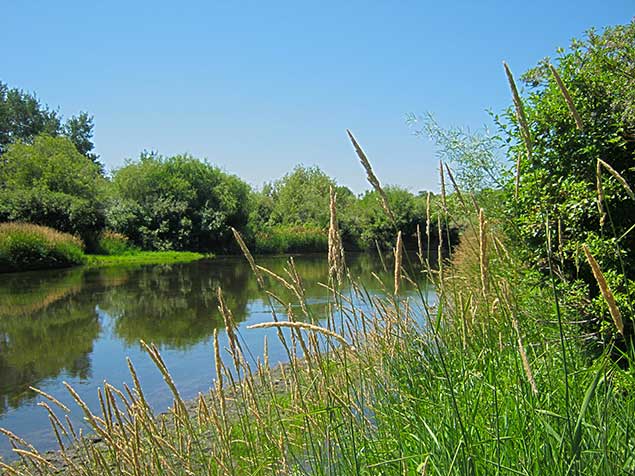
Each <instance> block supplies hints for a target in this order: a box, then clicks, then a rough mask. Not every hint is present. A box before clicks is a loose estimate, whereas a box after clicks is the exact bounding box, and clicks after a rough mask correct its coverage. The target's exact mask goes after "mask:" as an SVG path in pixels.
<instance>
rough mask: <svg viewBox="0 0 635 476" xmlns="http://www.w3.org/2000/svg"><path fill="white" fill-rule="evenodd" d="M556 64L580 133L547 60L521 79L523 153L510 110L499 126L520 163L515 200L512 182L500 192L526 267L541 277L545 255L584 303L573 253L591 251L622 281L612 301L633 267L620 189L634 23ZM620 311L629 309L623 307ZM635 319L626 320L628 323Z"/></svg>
mask: <svg viewBox="0 0 635 476" xmlns="http://www.w3.org/2000/svg"><path fill="white" fill-rule="evenodd" d="M555 63H556V64H557V68H556V69H557V72H558V74H559V76H560V77H561V78H562V82H563V83H564V85H565V86H566V88H567V90H568V93H569V94H570V96H571V98H572V102H573V104H574V106H575V109H576V110H577V113H578V114H579V116H580V118H581V122H582V129H579V128H577V127H576V123H575V121H574V118H573V115H572V112H571V111H570V107H569V106H568V104H567V102H566V100H565V97H564V96H563V93H562V91H561V90H560V88H559V87H558V84H557V83H556V81H555V79H554V75H553V74H552V72H551V71H550V69H549V64H550V60H549V59H548V58H547V59H545V60H543V61H542V62H541V63H540V65H538V67H536V68H534V69H532V70H530V71H529V72H527V73H526V74H525V75H524V76H523V78H524V80H525V83H526V84H527V86H528V87H529V93H528V94H527V96H526V98H525V101H524V108H525V113H526V116H527V120H528V127H529V131H530V136H531V153H528V150H527V147H526V144H525V143H524V142H523V141H522V137H521V132H520V128H519V125H518V123H517V121H516V119H515V117H514V115H513V111H512V110H511V109H510V110H508V111H507V113H506V117H507V119H508V121H507V122H503V121H502V120H501V122H500V124H501V128H502V131H503V132H504V133H506V135H507V138H508V141H509V142H510V148H509V155H510V158H512V159H513V158H514V157H520V183H519V189H518V195H517V197H516V194H515V191H514V184H513V181H510V183H509V186H508V204H509V207H510V209H511V212H512V215H513V216H515V217H516V218H515V222H516V224H515V228H516V230H517V231H518V233H519V234H520V238H521V239H523V241H524V242H525V243H526V244H528V245H529V248H528V251H529V253H528V257H529V259H530V260H531V261H532V262H533V263H535V264H536V265H537V266H538V267H541V268H543V269H546V268H547V267H548V252H549V253H551V254H552V255H553V259H557V260H558V264H559V266H560V268H561V270H560V272H561V273H562V275H563V276H564V277H565V278H567V279H574V278H576V277H580V278H582V279H583V280H584V281H585V282H586V284H587V285H588V286H589V287H590V289H591V290H592V297H594V296H596V295H598V292H599V290H598V287H597V285H596V284H595V281H594V279H593V277H592V275H591V273H590V271H589V268H588V267H587V266H585V265H583V266H580V253H581V252H580V245H581V244H582V243H587V244H589V246H592V247H594V248H595V250H596V252H595V253H594V256H595V257H596V258H597V260H598V262H599V264H600V267H601V268H602V269H603V270H604V271H608V270H614V271H616V272H617V273H618V274H619V275H621V279H618V280H616V282H615V285H616V289H615V290H614V291H616V292H617V293H618V294H623V293H626V292H627V288H628V287H629V286H628V285H627V283H628V281H629V280H630V279H631V278H632V276H631V273H630V269H632V266H633V264H635V253H634V250H635V233H633V232H632V230H631V227H632V226H633V224H634V223H635V221H634V219H633V217H635V200H634V199H633V198H634V197H633V195H632V192H631V191H630V190H629V188H628V187H629V185H626V186H624V183H620V180H622V181H623V182H625V183H626V184H631V185H632V184H635V169H634V168H633V160H634V158H635V140H634V137H635V114H634V111H633V99H634V94H635V93H634V92H633V91H634V90H635V76H634V74H633V73H634V72H635V21H633V22H631V23H630V24H627V25H623V26H616V27H611V28H607V29H606V30H604V32H602V33H601V34H597V33H595V32H594V31H593V30H591V31H589V32H588V33H587V36H586V38H584V39H583V40H574V41H573V42H572V44H571V47H570V49H569V50H559V51H558V58H557V60H556V62H555ZM598 159H601V160H602V161H604V163H605V164H608V167H607V166H604V165H603V164H602V163H601V162H598ZM611 169H612V170H613V171H614V172H615V173H613V172H612V171H611ZM548 234H549V235H550V240H549V242H550V244H551V249H550V250H547V247H546V246H545V242H546V241H547V238H548V236H547V235H548ZM609 250H610V251H609ZM600 251H601V252H600ZM582 259H583V260H584V258H582ZM621 304H622V306H623V307H624V309H629V306H628V303H627V302H626V301H622V303H621ZM582 307H583V306H581V310H582V312H584V310H583V309H582ZM587 312H588V310H587ZM633 317H634V316H633V315H632V314H630V313H629V315H628V319H629V320H632V319H633Z"/></svg>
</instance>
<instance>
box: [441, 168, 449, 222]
mask: <svg viewBox="0 0 635 476" xmlns="http://www.w3.org/2000/svg"><path fill="white" fill-rule="evenodd" d="M439 176H440V178H441V206H442V207H443V211H444V212H446V213H447V212H448V204H447V200H446V194H445V174H444V173H443V161H442V160H439Z"/></svg>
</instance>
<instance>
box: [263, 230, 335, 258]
mask: <svg viewBox="0 0 635 476" xmlns="http://www.w3.org/2000/svg"><path fill="white" fill-rule="evenodd" d="M327 249H328V237H327V234H326V231H325V230H323V229H322V228H319V227H315V226H284V225H278V226H271V227H268V228H265V229H263V230H261V231H258V232H256V234H255V236H254V250H255V251H256V253H260V254H271V253H313V252H320V251H326V250H327Z"/></svg>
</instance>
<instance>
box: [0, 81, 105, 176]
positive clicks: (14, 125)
mask: <svg viewBox="0 0 635 476" xmlns="http://www.w3.org/2000/svg"><path fill="white" fill-rule="evenodd" d="M93 128H94V123H93V117H92V116H90V115H88V113H86V112H80V113H79V114H78V115H77V116H72V117H70V118H69V119H68V120H67V121H66V122H65V123H62V118H61V117H60V115H59V114H58V113H57V111H54V110H51V109H49V107H48V106H46V105H43V104H41V103H40V101H39V100H38V99H37V97H36V96H35V95H33V94H31V93H28V92H25V91H22V90H20V89H16V88H9V87H8V86H7V85H6V84H4V83H2V82H1V81H0V156H1V155H2V154H3V153H4V152H5V151H6V149H7V147H8V146H9V145H10V144H12V143H14V142H18V141H22V142H33V140H34V139H35V137H36V136H38V135H39V134H48V135H51V136H58V135H63V136H66V137H68V138H69V139H70V140H71V142H72V143H73V144H74V145H75V147H76V148H77V150H78V151H79V152H80V153H81V154H83V155H85V156H86V157H88V158H89V159H91V160H92V161H93V162H95V163H96V164H98V165H99V166H100V168H101V167H102V165H101V164H100V163H99V162H98V159H99V156H98V155H97V154H95V153H94V152H93V148H94V144H93V142H92V137H93Z"/></svg>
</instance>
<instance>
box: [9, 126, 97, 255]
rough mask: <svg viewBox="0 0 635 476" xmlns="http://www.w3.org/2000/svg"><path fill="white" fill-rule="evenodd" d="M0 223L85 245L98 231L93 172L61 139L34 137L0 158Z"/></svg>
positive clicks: (71, 146)
mask: <svg viewBox="0 0 635 476" xmlns="http://www.w3.org/2000/svg"><path fill="white" fill-rule="evenodd" d="M0 164H1V165H2V166H1V167H0V221H25V222H31V223H34V224H38V225H45V226H50V227H52V228H55V229H57V230H61V231H65V232H68V233H73V234H77V235H80V236H81V237H82V238H83V239H84V240H85V241H87V242H88V244H90V242H91V241H92V240H93V238H94V235H95V234H97V233H99V231H100V230H101V229H102V228H103V225H104V212H103V200H102V193H103V190H104V185H105V182H104V179H103V178H102V176H101V174H100V169H99V166H98V165H96V164H95V163H94V162H93V161H91V160H90V159H89V158H87V157H86V156H84V155H82V154H80V153H79V152H78V151H77V149H76V148H75V146H74V145H73V143H72V142H71V141H70V140H69V139H68V138H66V137H52V136H49V135H39V136H36V137H35V138H34V140H33V143H32V144H27V143H22V142H18V143H15V144H12V145H11V146H9V148H8V150H7V151H6V152H5V153H4V154H3V156H2V157H1V158H0Z"/></svg>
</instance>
